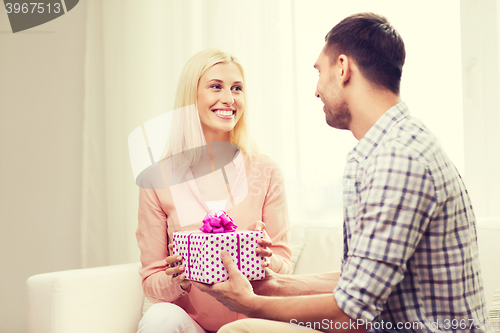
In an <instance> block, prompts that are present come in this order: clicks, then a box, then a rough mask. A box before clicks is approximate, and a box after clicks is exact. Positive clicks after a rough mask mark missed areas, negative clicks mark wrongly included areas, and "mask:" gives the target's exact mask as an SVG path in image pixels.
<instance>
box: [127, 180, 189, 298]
mask: <svg viewBox="0 0 500 333" xmlns="http://www.w3.org/2000/svg"><path fill="white" fill-rule="evenodd" d="M136 237H137V244H138V245H139V249H140V250H141V263H142V268H141V269H140V271H139V273H140V275H141V277H142V287H143V290H144V294H145V295H146V297H147V298H148V299H149V300H151V301H152V302H154V303H157V302H172V301H174V300H176V299H177V298H178V297H179V295H181V294H182V292H183V290H182V288H181V287H180V285H179V284H174V283H172V276H171V275H166V274H165V269H166V268H167V263H166V261H165V259H166V258H167V256H168V247H167V246H168V240H167V216H166V214H165V212H164V211H163V210H162V208H161V206H160V201H159V199H158V196H157V194H156V191H155V190H154V189H145V188H142V187H141V188H140V190H139V225H138V228H137V231H136Z"/></svg>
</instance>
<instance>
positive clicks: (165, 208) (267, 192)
mask: <svg viewBox="0 0 500 333" xmlns="http://www.w3.org/2000/svg"><path fill="white" fill-rule="evenodd" d="M168 163H169V162H168V160H167V161H163V162H162V163H160V164H157V165H155V166H154V167H153V168H152V169H151V170H149V172H148V175H147V176H145V177H143V179H142V183H141V185H142V186H141V189H140V194H139V225H138V228H137V232H136V236H137V242H138V245H139V248H140V250H141V262H142V268H141V269H140V274H141V277H142V285H143V289H144V294H145V295H146V296H147V297H148V298H149V299H150V300H151V301H152V302H155V303H157V302H172V303H174V304H177V305H179V306H180V307H182V308H183V309H184V310H185V311H186V312H187V313H188V314H189V315H190V316H191V317H192V318H193V319H194V320H195V321H196V322H198V323H199V324H200V325H201V326H202V327H203V328H204V329H206V330H209V331H217V330H218V329H219V328H220V327H221V326H222V325H224V324H226V323H229V322H232V321H235V320H237V319H240V318H244V316H243V315H241V314H238V313H235V312H232V311H229V310H228V309H227V308H226V307H224V306H223V305H222V304H221V303H219V302H218V301H217V300H215V299H214V298H212V297H211V296H208V295H207V294H205V293H202V292H200V291H199V290H198V289H196V288H191V291H190V293H189V294H187V295H186V296H183V297H179V295H180V294H182V292H183V290H182V289H181V288H180V287H179V285H175V284H172V282H171V279H172V278H171V276H168V275H166V274H165V269H166V262H165V259H166V257H167V256H168V253H167V251H168V249H167V245H168V244H170V243H171V240H172V234H173V233H174V232H176V231H185V230H196V229H198V228H200V227H201V225H202V223H201V219H203V216H205V214H206V213H207V212H208V207H207V205H206V204H205V202H204V200H203V198H202V197H201V194H200V193H199V190H198V189H197V187H196V183H195V181H194V180H191V181H187V182H185V183H184V184H177V185H174V186H170V188H167V185H166V184H165V179H166V174H168V171H167V172H165V170H168V168H169V167H171V165H170V166H169V165H168ZM231 163H233V164H234V170H235V180H234V182H233V183H232V184H231V183H230V185H231V189H232V192H233V193H234V201H235V207H231V203H230V202H229V200H228V203H227V205H226V209H225V210H226V211H227V213H228V214H229V215H230V216H231V217H232V218H233V220H234V223H235V224H236V225H237V226H238V230H244V229H247V228H248V227H249V225H250V224H252V223H254V222H256V221H259V220H260V221H263V222H264V223H265V224H266V231H267V233H268V234H269V237H270V238H271V240H272V241H273V246H272V248H271V249H272V251H273V256H276V257H278V258H280V259H281V260H279V261H277V262H278V263H279V264H278V265H276V266H277V267H270V268H271V269H272V270H273V271H275V272H278V273H283V274H289V273H290V271H291V251H290V248H289V247H288V245H289V242H290V225H289V221H288V210H287V204H286V195H285V188H284V184H283V177H282V172H281V170H280V169H279V167H278V165H277V164H276V163H275V162H274V161H273V160H271V159H270V158H269V157H267V156H266V155H262V154H255V155H253V156H252V158H251V159H249V158H248V157H247V156H246V155H243V154H238V156H237V157H236V158H235V159H234V161H233V162H231ZM188 172H190V171H189V169H188ZM219 172H220V170H219ZM191 177H192V175H191ZM188 178H189V177H188ZM191 179H192V178H191ZM179 187H180V188H179ZM179 192H180V193H182V198H186V200H183V201H184V203H186V202H188V203H189V211H190V212H191V213H192V214H191V216H190V217H185V216H182V218H181V219H182V221H183V222H184V223H180V221H179V214H178V212H177V211H176V207H179V205H178V204H176V205H175V206H174V200H175V201H176V202H177V203H179V199H178V198H179V195H178V193H179ZM175 193H177V194H175ZM242 193H243V194H246V195H242ZM176 198H177V199H176ZM181 206H182V203H181ZM184 211H185V210H184ZM183 214H184V213H183ZM181 215H182V214H181ZM193 216H194V217H195V218H194V219H195V220H196V221H199V222H195V223H194V224H189V225H186V223H192V222H191V220H193ZM200 216H201V218H200ZM190 218H191V220H190ZM186 221H188V222H186ZM181 224H182V225H183V226H181Z"/></svg>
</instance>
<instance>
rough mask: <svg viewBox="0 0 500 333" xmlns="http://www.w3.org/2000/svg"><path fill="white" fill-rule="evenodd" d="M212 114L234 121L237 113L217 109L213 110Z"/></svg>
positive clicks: (230, 110)
mask: <svg viewBox="0 0 500 333" xmlns="http://www.w3.org/2000/svg"><path fill="white" fill-rule="evenodd" d="M212 112H213V113H214V114H215V115H216V116H217V117H219V118H221V119H232V118H234V115H235V114H236V111H235V110H232V109H216V110H212Z"/></svg>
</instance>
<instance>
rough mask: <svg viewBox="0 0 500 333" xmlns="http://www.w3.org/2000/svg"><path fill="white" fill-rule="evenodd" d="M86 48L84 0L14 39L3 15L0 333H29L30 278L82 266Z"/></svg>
mask: <svg viewBox="0 0 500 333" xmlns="http://www.w3.org/2000/svg"><path fill="white" fill-rule="evenodd" d="M2 7H3V6H2ZM84 46H85V2H84V1H81V2H80V3H79V4H78V5H77V6H76V7H75V8H74V9H73V10H71V11H70V12H68V13H67V14H66V15H63V16H62V17H60V18H58V19H56V20H54V21H51V22H48V23H46V24H44V25H41V26H39V27H35V28H32V29H30V30H28V31H26V32H19V33H16V34H13V33H12V32H11V30H10V26H9V22H8V18H7V15H6V13H5V10H0V180H1V183H0V225H1V229H0V230H1V231H0V332H1V333H17V332H26V296H25V282H26V279H27V278H28V277H29V276H30V275H33V274H37V273H44V272H50V271H57V270H64V269H72V268H78V267H79V266H80V254H79V244H80V230H79V228H80V227H79V220H80V198H81V194H80V193H81V166H80V165H81V160H82V157H81V155H82V138H81V137H82V124H83V93H84V91H83V79H84V78H83V73H84V71H83V70H84V50H85V48H84Z"/></svg>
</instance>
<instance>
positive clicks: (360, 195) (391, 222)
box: [334, 103, 487, 332]
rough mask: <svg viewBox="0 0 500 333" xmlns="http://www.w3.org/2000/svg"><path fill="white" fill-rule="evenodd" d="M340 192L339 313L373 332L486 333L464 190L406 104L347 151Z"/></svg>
mask: <svg viewBox="0 0 500 333" xmlns="http://www.w3.org/2000/svg"><path fill="white" fill-rule="evenodd" d="M343 186H344V257H343V260H342V274H341V278H340V280H339V283H338V287H337V288H336V289H335V291H334V294H335V299H336V301H337V303H338V305H339V307H340V308H341V309H342V310H343V311H344V312H345V313H346V314H347V315H349V316H350V317H351V318H354V319H364V320H365V321H370V322H372V323H374V322H379V323H381V322H382V320H383V321H384V322H385V323H386V325H384V327H382V325H380V324H379V325H378V326H377V325H376V324H375V325H373V326H372V327H373V328H374V329H373V331H384V330H388V328H392V329H393V330H397V331H407V330H405V329H408V328H410V325H412V327H411V329H409V330H408V331H422V332H425V331H429V332H443V331H456V330H461V329H464V331H468V332H485V331H487V329H485V326H486V325H485V315H486V313H485V302H484V292H483V284H482V279H481V270H480V267H479V258H478V251H477V238H476V226H475V217H474V213H473V210H472V205H471V203H470V199H469V196H468V194H467V190H466V189H465V185H464V183H463V181H462V179H461V177H460V175H459V174H458V172H457V170H456V168H455V167H454V165H453V163H452V162H451V161H450V160H449V159H448V157H447V156H446V155H445V153H444V152H443V150H442V149H441V147H440V146H439V144H438V143H437V140H436V138H435V137H434V136H433V135H432V133H430V131H429V130H428V129H427V128H426V127H425V126H424V125H423V124H422V122H421V121H419V120H417V119H415V118H412V117H411V116H410V115H409V112H408V109H407V107H406V104H405V103H400V104H398V105H396V106H394V107H392V108H391V109H390V110H388V111H387V112H386V113H385V114H384V115H383V116H382V117H381V118H380V119H379V120H378V121H377V122H376V123H375V125H374V126H372V128H371V129H370V130H369V131H368V132H367V133H366V135H365V136H364V137H363V138H362V139H361V140H360V141H359V143H358V145H357V146H356V147H355V148H354V149H353V150H352V151H351V152H350V153H349V155H348V161H347V166H346V168H345V172H344V179H343ZM453 320H455V321H453ZM388 322H391V324H390V325H391V327H389V324H387V323H388ZM464 322H465V323H466V327H465V325H463V323H464ZM414 323H422V324H423V325H421V326H418V324H414ZM436 323H438V324H437V325H436ZM454 324H456V325H454ZM398 325H399V326H398ZM401 325H406V326H405V327H402V326H401ZM436 326H438V327H439V329H436ZM369 327H370V326H369ZM375 328H379V329H375ZM382 328H384V329H382ZM454 328H455V329H454Z"/></svg>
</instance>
